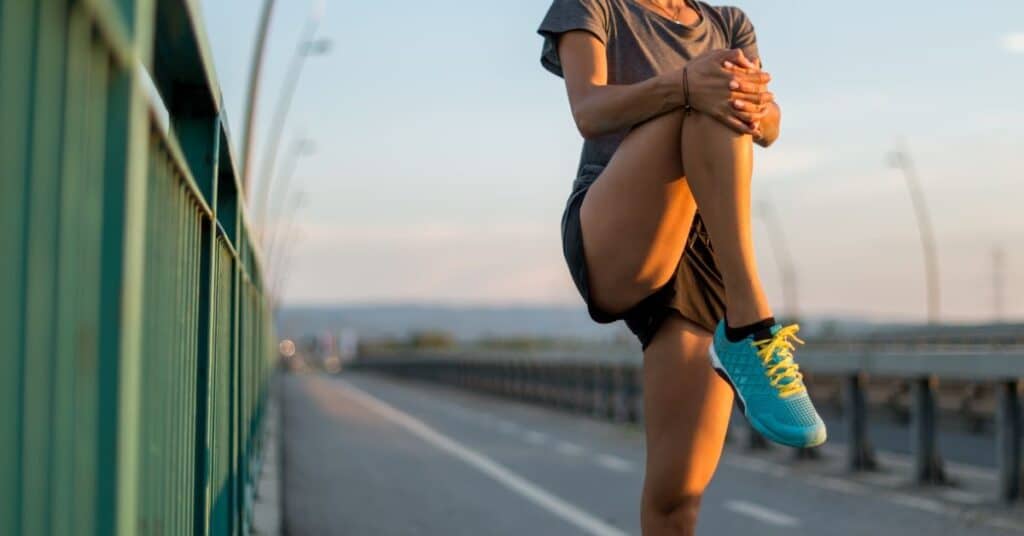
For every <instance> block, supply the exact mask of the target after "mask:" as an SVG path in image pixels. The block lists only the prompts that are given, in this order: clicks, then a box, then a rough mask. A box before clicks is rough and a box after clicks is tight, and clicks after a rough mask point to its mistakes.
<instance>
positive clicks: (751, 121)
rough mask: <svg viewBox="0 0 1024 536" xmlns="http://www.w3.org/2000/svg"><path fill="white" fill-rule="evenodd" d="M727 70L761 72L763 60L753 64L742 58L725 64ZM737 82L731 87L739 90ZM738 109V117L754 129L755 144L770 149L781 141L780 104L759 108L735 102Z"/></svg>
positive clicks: (741, 101) (770, 104) (772, 102)
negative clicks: (776, 142)
mask: <svg viewBox="0 0 1024 536" xmlns="http://www.w3.org/2000/svg"><path fill="white" fill-rule="evenodd" d="M725 68H726V69H727V70H730V71H746V72H754V71H760V70H761V60H757V61H756V62H752V61H750V60H748V59H747V58H740V59H739V61H738V62H737V63H733V62H731V61H726V62H725ZM739 86H740V84H739V83H737V82H731V83H730V87H732V88H734V89H735V88H738V87H739ZM733 107H734V108H736V112H735V113H736V117H738V118H739V119H740V120H742V121H743V122H744V123H747V124H748V125H750V126H751V127H753V129H754V135H753V136H754V142H755V143H757V144H758V145H760V146H762V147H769V146H771V144H773V143H775V140H777V139H779V127H780V125H781V123H782V109H781V108H779V104H778V103H777V102H775V101H774V100H772V101H771V102H770V103H768V105H767V106H764V107H762V108H760V109H759V108H758V107H757V106H754V105H751V104H749V103H747V102H746V101H743V100H735V101H733Z"/></svg>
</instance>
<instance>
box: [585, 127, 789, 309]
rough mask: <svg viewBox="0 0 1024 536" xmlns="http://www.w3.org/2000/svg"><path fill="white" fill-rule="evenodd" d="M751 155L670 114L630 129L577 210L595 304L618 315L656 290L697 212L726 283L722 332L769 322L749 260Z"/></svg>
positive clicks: (717, 130) (730, 136) (728, 135)
mask: <svg viewBox="0 0 1024 536" xmlns="http://www.w3.org/2000/svg"><path fill="white" fill-rule="evenodd" d="M673 144H674V146H673ZM752 153H753V149H752V141H751V139H750V136H746V135H740V134H736V133H735V132H733V131H732V130H730V129H729V128H727V127H725V126H724V125H722V124H721V123H719V122H718V121H716V120H714V119H712V118H711V117H708V116H706V115H703V114H700V113H694V114H690V115H686V116H684V115H683V113H682V112H673V113H670V114H666V115H663V116H660V117H657V118H655V119H652V120H651V121H649V122H647V123H644V124H643V125H640V126H638V127H637V128H635V129H634V130H633V131H632V132H631V133H630V134H629V135H628V136H627V137H626V139H625V140H624V141H623V142H622V144H621V145H620V146H619V148H618V150H617V151H616V153H615V156H614V157H612V160H611V162H610V163H609V164H608V166H607V167H606V168H605V170H604V172H603V173H602V174H601V176H600V177H599V178H598V180H597V181H595V182H594V184H593V185H592V186H591V187H590V190H589V191H588V192H587V196H586V198H585V199H584V200H583V205H582V207H581V209H580V224H581V226H582V228H583V249H584V252H585V254H586V261H587V268H588V271H589V273H590V290H591V294H592V296H591V298H592V299H593V301H594V302H595V303H596V305H597V306H598V307H599V308H600V309H602V310H604V311H607V312H609V313H620V312H623V311H625V310H627V309H629V308H630V307H632V306H633V305H635V304H636V303H637V302H639V301H640V300H641V299H643V298H644V297H646V296H648V295H650V294H651V292H653V291H655V290H657V289H658V288H660V287H661V286H662V285H664V284H665V283H666V282H667V281H668V280H669V278H671V277H672V276H673V275H674V274H675V270H676V267H677V265H678V263H679V258H680V255H681V254H682V251H683V246H684V244H685V241H686V238H687V236H688V235H689V230H690V224H691V223H692V220H693V215H694V212H695V210H696V208H697V207H700V213H701V217H702V218H703V219H704V223H705V225H706V226H707V229H708V234H709V235H710V237H711V243H712V245H713V247H714V251H715V260H716V261H717V264H718V268H719V270H720V271H721V272H722V278H723V281H724V283H725V294H726V296H725V301H726V311H727V313H726V314H727V317H728V320H729V324H730V325H732V326H742V325H746V324H752V323H755V322H758V321H760V320H763V319H765V318H768V317H770V316H772V310H771V307H770V306H769V305H768V300H767V298H766V297H765V293H764V288H763V287H762V285H761V279H760V276H759V274H758V270H757V262H756V258H755V254H754V244H753V236H752V229H751V218H750V205H751V202H750V182H751V181H750V179H751V173H752V161H753V155H752ZM684 167H685V171H684ZM684 175H685V177H684Z"/></svg>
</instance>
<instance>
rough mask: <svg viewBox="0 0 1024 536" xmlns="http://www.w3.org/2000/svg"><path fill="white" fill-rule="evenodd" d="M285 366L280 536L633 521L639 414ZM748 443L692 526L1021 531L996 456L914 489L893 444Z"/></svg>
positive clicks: (494, 530) (630, 530) (734, 451)
mask: <svg viewBox="0 0 1024 536" xmlns="http://www.w3.org/2000/svg"><path fill="white" fill-rule="evenodd" d="M282 380H283V381H282V384H281V385H282V389H281V402H282V416H283V422H282V431H283V444H282V448H283V458H282V459H283V464H282V469H281V471H282V476H283V478H282V480H283V484H282V486H283V491H282V492H283V496H284V528H285V533H286V534H290V535H306V534H309V535H334V534H338V535H373V536H377V535H380V536H390V535H416V534H424V535H434V534H438V535H574V534H590V535H602V536H619V535H623V534H639V533H640V527H639V496H640V488H641V485H642V479H643V460H644V445H643V434H642V430H641V429H640V428H638V427H636V426H627V425H621V424H610V423H606V422H602V421H598V420H595V419H590V418H586V417H580V416H577V415H571V414H567V413H562V412H558V411H554V410H549V409H545V408H541V407H536V406H531V405H527V404H522V403H517V402H513V401H509V400H506V399H501V398H495V397H489V396H484V395H479V394H475V393H469V392H465V391H461V390H458V389H454V388H449V387H443V386H437V385H429V384H423V383H415V382H408V381H400V380H395V379H391V378H387V377H382V376H374V375H369V374H365V373H344V374H342V375H340V376H326V375H314V374H292V375H287V376H285V377H284V378H283V379H282ZM734 437H735V436H734ZM741 443H742V442H741V441H733V442H732V443H731V444H730V445H729V446H728V447H727V449H726V453H725V456H724V457H723V460H722V463H721V465H720V467H719V470H718V473H717V475H716V477H715V480H714V482H713V483H712V485H711V487H710V488H709V489H708V491H707V493H706V495H705V499H704V506H703V510H702V513H701V518H700V524H699V527H698V534H701V535H733V534H738V535H766V536H770V535H774V534H780V535H781V534H786V535H789V536H792V535H793V534H809V535H863V534H872V535H889V534H892V535H905V534H929V535H946V534H948V535H999V534H1020V533H1024V512H1022V510H1024V507H1010V506H1005V505H1001V504H1000V503H999V502H998V501H996V500H995V498H994V497H995V480H994V472H993V471H991V469H989V468H985V467H977V466H973V465H964V464H958V465H955V466H954V467H953V468H951V473H952V474H953V476H954V477H955V478H956V479H957V481H958V482H959V483H960V485H959V486H957V487H941V488H919V487H917V486H914V485H912V484H911V483H910V482H909V472H908V460H907V459H906V457H904V456H901V455H900V454H898V453H893V454H885V455H883V456H882V462H883V464H884V469H883V470H882V471H879V472H875V473H867V474H858V475H851V474H849V473H848V472H847V471H846V470H845V469H844V468H843V464H842V460H841V456H840V455H839V447H840V445H832V446H830V447H829V448H828V449H825V451H824V452H825V456H824V457H822V459H820V460H816V461H809V462H808V461H799V462H798V461H795V460H794V459H793V457H792V455H791V451H789V450H788V449H772V450H770V451H768V452H750V451H747V450H745V449H743V448H742V447H741Z"/></svg>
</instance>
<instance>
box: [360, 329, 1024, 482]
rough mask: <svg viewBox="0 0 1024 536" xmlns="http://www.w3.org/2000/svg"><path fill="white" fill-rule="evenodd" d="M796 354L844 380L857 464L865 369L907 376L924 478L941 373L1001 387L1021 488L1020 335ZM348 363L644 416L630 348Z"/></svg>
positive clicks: (820, 372) (931, 464) (614, 414)
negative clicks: (956, 345) (956, 346)
mask: <svg viewBox="0 0 1024 536" xmlns="http://www.w3.org/2000/svg"><path fill="white" fill-rule="evenodd" d="M969 346H972V347H973V346H979V345H969ZM945 347H946V346H942V348H945ZM799 358H800V363H801V368H802V369H804V370H805V371H808V373H809V375H810V377H811V378H812V380H811V381H812V383H813V378H814V377H824V376H831V377H836V378H838V379H840V380H841V385H842V406H843V419H844V424H843V425H844V426H845V427H846V428H847V431H848V434H847V436H848V437H849V438H850V440H849V443H848V444H847V447H848V448H847V451H846V457H847V464H848V466H849V468H850V469H851V470H854V471H860V470H871V469H874V468H876V467H877V462H876V459H875V454H874V449H873V448H872V445H871V441H870V438H869V434H868V426H867V423H868V418H869V410H868V404H867V393H866V380H867V378H868V377H869V376H877V377H884V378H893V379H899V380H902V381H906V382H907V383H908V384H909V386H910V390H911V395H912V398H911V403H910V416H911V420H910V423H911V438H912V445H911V449H912V452H913V456H914V478H915V480H916V481H917V482H918V483H921V484H935V483H942V482H944V481H945V480H946V477H945V471H944V465H943V461H942V457H941V455H940V452H939V448H938V432H937V430H938V409H937V403H936V398H937V396H936V392H937V391H936V390H937V387H938V382H939V381H940V380H943V379H956V380H974V381H977V382H981V383H986V384H991V385H994V386H995V387H996V392H997V395H998V397H999V401H998V409H997V413H996V419H995V420H996V429H997V445H998V449H997V452H996V453H995V454H996V455H997V456H998V462H999V475H1000V477H999V488H1000V489H999V493H1000V496H1001V497H1002V498H1003V499H1005V500H1007V501H1013V500H1018V499H1021V498H1022V489H1021V483H1022V468H1024V467H1022V464H1024V460H1022V457H1021V456H1022V443H1021V439H1022V434H1024V416H1022V413H1021V400H1020V394H1019V393H1020V391H1021V377H1024V345H1020V346H1016V345H1000V346H998V347H994V348H992V349H990V350H987V351H981V350H960V351H938V350H936V351H933V352H929V351H927V350H924V349H919V350H916V351H910V350H907V349H905V348H902V347H901V348H899V349H896V350H887V349H885V348H883V347H879V346H878V345H862V346H861V348H860V349H859V350H857V351H851V350H849V349H846V350H843V351H834V350H830V349H828V348H827V347H826V348H817V347H814V346H808V347H806V348H804V349H801V351H800V354H799ZM353 367H354V368H362V369H369V370H376V371H382V372H385V373H389V374H394V375H397V376H401V377H406V378H411V379H418V380H426V381H433V382H438V383H445V384H450V385H455V386H460V387H465V388H469V389H473V390H477V391H482V392H486V393H491V394H497V395H502V396H509V397H512V398H516V399H519V400H523V401H528V402H534V403H538V404H544V405H548V406H552V407H557V408H563V409H566V410H571V411H576V412H580V413H585V414H589V415H593V416H597V417H601V418H607V419H611V420H616V421H629V422H639V421H642V420H643V403H642V398H643V385H642V382H641V377H642V375H641V373H640V363H639V359H638V358H637V357H636V354H635V353H633V354H627V353H617V352H616V351H614V350H612V351H606V352H603V353H597V354H595V357H594V358H592V359H591V360H589V361H588V360H586V359H585V358H584V357H583V355H582V354H581V355H571V356H561V355H560V354H559V353H558V352H532V353H516V352H509V351H490V352H487V351H480V350H477V351H475V352H474V351H470V350H464V351H451V352H444V351H431V352H416V353H405V354H379V355H368V356H362V357H360V359H358V360H357V361H356V362H355V363H353ZM755 444H756V442H755ZM808 454H809V453H808V452H807V451H800V452H798V453H797V455H798V457H803V456H806V455H808ZM811 457H813V455H812V456H811Z"/></svg>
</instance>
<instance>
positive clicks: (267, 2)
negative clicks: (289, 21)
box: [242, 0, 275, 196]
mask: <svg viewBox="0 0 1024 536" xmlns="http://www.w3.org/2000/svg"><path fill="white" fill-rule="evenodd" d="M274 2H275V0H264V2H263V10H262V11H261V12H260V23H259V26H258V27H257V30H256V43H255V45H254V46H253V50H252V59H251V60H250V63H249V85H248V86H247V87H248V88H249V91H248V94H247V95H246V98H245V127H244V128H245V130H244V131H243V132H242V192H243V196H250V195H251V194H250V189H251V188H250V187H251V184H252V166H250V163H251V156H252V144H253V138H255V136H254V134H253V132H255V129H254V128H253V126H254V125H253V120H254V119H255V118H256V103H257V102H258V101H259V95H260V75H261V73H262V72H263V57H264V56H265V55H266V52H267V32H268V31H269V30H270V15H271V14H272V13H273V12H274Z"/></svg>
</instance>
